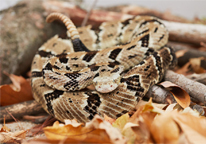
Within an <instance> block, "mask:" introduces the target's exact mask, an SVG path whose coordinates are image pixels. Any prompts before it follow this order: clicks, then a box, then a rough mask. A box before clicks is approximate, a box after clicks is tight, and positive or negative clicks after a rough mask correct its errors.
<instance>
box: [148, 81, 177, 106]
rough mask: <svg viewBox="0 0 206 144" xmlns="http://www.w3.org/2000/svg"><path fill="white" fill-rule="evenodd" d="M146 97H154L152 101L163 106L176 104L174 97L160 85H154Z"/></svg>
mask: <svg viewBox="0 0 206 144" xmlns="http://www.w3.org/2000/svg"><path fill="white" fill-rule="evenodd" d="M145 97H146V98H150V97H152V101H154V102H156V103H162V104H171V103H175V102H176V100H175V99H174V97H173V95H172V94H171V93H170V92H169V91H168V90H167V89H165V88H164V87H163V86H160V85H153V86H152V87H150V89H149V91H148V92H147V94H146V95H145Z"/></svg>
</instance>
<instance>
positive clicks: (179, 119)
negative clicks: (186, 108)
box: [172, 113, 206, 143]
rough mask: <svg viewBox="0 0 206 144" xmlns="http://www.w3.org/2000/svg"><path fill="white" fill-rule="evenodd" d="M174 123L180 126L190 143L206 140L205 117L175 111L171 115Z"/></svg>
mask: <svg viewBox="0 0 206 144" xmlns="http://www.w3.org/2000/svg"><path fill="white" fill-rule="evenodd" d="M172 117H173V119H174V120H175V122H176V123H178V125H179V126H180V127H181V129H182V131H183V132H184V133H185V135H186V137H187V139H188V140H189V141H190V143H205V142H206V118H205V117H196V116H193V115H191V114H188V113H185V114H180V113H176V114H173V115H172Z"/></svg>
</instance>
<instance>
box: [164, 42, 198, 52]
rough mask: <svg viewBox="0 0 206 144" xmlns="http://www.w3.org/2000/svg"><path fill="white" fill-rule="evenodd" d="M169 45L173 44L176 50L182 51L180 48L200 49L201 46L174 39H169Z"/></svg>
mask: <svg viewBox="0 0 206 144" xmlns="http://www.w3.org/2000/svg"><path fill="white" fill-rule="evenodd" d="M167 45H168V46H171V47H172V48H173V49H174V51H175V52H176V51H180V50H189V49H198V48H199V46H196V45H191V44H187V43H180V42H174V41H169V42H168V43H167Z"/></svg>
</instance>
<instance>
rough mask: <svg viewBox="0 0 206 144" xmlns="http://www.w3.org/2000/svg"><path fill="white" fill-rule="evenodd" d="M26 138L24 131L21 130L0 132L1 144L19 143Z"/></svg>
mask: <svg viewBox="0 0 206 144" xmlns="http://www.w3.org/2000/svg"><path fill="white" fill-rule="evenodd" d="M25 137H26V131H25V130H21V131H17V132H14V133H13V132H0V142H2V143H14V142H16V141H20V140H22V139H24V138H25Z"/></svg>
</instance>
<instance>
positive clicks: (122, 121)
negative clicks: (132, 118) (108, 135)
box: [112, 113, 129, 131]
mask: <svg viewBox="0 0 206 144" xmlns="http://www.w3.org/2000/svg"><path fill="white" fill-rule="evenodd" d="M128 120H129V115H128V113H126V114H124V115H122V116H121V117H119V118H118V119H116V121H115V122H114V123H113V124H112V126H113V127H116V128H118V129H120V130H121V131H122V130H123V128H124V126H125V124H126V123H127V122H128Z"/></svg>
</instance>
